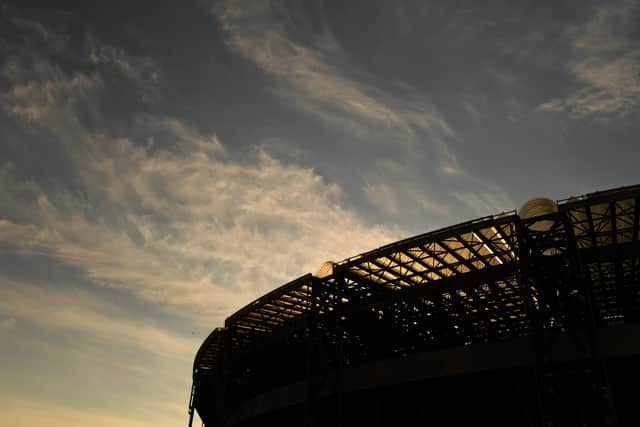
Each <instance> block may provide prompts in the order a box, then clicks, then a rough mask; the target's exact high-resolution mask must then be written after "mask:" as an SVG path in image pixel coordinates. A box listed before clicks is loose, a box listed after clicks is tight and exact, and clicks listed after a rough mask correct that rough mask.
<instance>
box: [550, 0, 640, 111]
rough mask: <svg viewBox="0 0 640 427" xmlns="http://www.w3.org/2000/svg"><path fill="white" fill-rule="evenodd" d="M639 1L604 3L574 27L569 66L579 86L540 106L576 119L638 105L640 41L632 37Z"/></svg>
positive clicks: (639, 97)
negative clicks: (572, 49)
mask: <svg viewBox="0 0 640 427" xmlns="http://www.w3.org/2000/svg"><path fill="white" fill-rule="evenodd" d="M639 16H640V5H639V4H638V2H637V1H634V0H624V1H618V2H613V3H607V4H603V5H601V6H600V7H599V8H598V9H597V10H596V11H595V13H594V14H593V15H592V16H591V18H590V19H589V20H588V21H586V22H585V23H584V24H583V25H581V26H580V27H577V28H572V29H571V30H570V32H569V33H570V37H571V38H572V40H573V48H574V52H573V57H572V58H571V60H570V62H569V64H568V69H569V71H570V72H571V73H572V74H573V75H574V76H575V78H576V79H577V81H578V83H579V84H580V86H581V87H580V88H579V89H578V90H576V91H575V92H573V93H571V94H569V95H568V96H567V97H564V98H556V99H552V100H549V101H547V102H545V103H544V104H542V105H540V106H539V109H540V110H543V111H550V112H566V113H568V114H569V116H570V117H572V118H575V119H582V118H587V117H590V116H594V117H597V118H599V119H601V120H609V119H612V118H616V117H625V116H628V115H629V114H631V113H633V112H637V111H638V107H639V106H640V104H639V101H638V100H639V99H640V44H638V41H637V38H635V37H633V35H634V32H635V30H636V27H637V20H638V17H639Z"/></svg>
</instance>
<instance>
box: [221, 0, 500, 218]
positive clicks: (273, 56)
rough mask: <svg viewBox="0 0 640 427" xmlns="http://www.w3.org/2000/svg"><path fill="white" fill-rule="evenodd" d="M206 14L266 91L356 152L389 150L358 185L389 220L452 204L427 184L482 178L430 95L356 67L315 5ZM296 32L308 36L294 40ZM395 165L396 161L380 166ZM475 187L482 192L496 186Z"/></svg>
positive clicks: (249, 6) (234, 5)
mask: <svg viewBox="0 0 640 427" xmlns="http://www.w3.org/2000/svg"><path fill="white" fill-rule="evenodd" d="M212 13H213V15H214V16H215V18H216V19H217V21H218V22H219V23H220V24H221V26H222V28H223V29H224V30H225V34H226V36H227V43H228V46H229V47H230V48H231V49H233V50H234V51H235V52H237V53H239V54H240V55H242V56H243V57H244V58H246V59H247V60H249V61H251V62H252V63H254V64H256V65H257V66H258V67H259V68H260V69H261V70H263V71H264V72H265V73H266V74H267V75H268V76H269V77H270V79H271V80H270V82H271V83H270V85H271V86H270V89H271V90H272V92H273V93H274V94H276V95H277V96H278V97H279V98H280V99H281V100H282V101H283V103H284V104H285V105H287V106H289V107H291V108H293V109H296V110H298V111H300V112H302V113H304V114H308V115H310V116H312V117H315V118H317V119H319V120H320V121H322V122H323V123H325V124H328V125H330V126H332V127H333V128H335V129H338V130H343V131H344V132H345V133H346V134H348V135H349V142H350V143H353V144H354V145H356V146H357V147H358V149H359V150H360V152H361V153H362V156H363V157H367V155H368V154H367V150H368V149H369V147H371V148H373V147H384V148H383V149H384V150H385V151H387V152H390V151H392V152H393V153H394V156H395V158H396V159H398V160H397V161H396V162H394V161H390V160H389V159H381V158H375V159H371V163H373V164H374V165H375V166H374V167H372V169H373V170H375V171H376V172H371V173H369V174H368V175H367V176H366V177H365V182H364V184H363V187H362V191H363V193H364V195H365V197H366V199H367V200H368V201H370V202H371V205H372V207H374V208H375V209H376V210H379V211H380V212H382V213H383V214H385V215H387V216H388V217H392V218H395V219H396V220H400V219H399V217H400V215H399V213H400V212H406V211H415V212H421V213H423V216H429V215H434V214H435V215H442V214H443V213H444V212H448V211H450V209H451V206H450V205H446V202H443V198H442V197H439V196H438V195H433V196H432V195H431V194H428V193H429V190H433V187H438V186H439V184H438V183H440V182H443V181H445V182H448V183H449V184H450V185H454V183H455V182H460V181H464V182H465V184H471V185H473V186H476V183H478V182H480V181H481V180H480V179H478V178H477V177H475V176H472V175H471V174H470V173H469V172H468V171H467V170H465V168H464V167H463V165H461V164H460V162H459V161H458V159H457V156H456V150H455V149H454V146H455V145H456V144H459V143H460V141H458V137H457V134H456V132H455V130H454V129H453V128H452V127H451V126H450V125H449V123H448V121H447V120H446V118H445V117H444V115H443V114H442V113H441V112H440V111H439V110H438V108H436V106H435V105H434V104H433V103H432V102H431V101H430V99H429V97H428V96H427V95H426V94H424V93H422V92H421V91H420V90H418V89H416V88H414V87H412V86H410V85H408V84H406V83H404V82H400V81H393V82H388V81H380V80H379V79H377V78H376V77H375V76H373V75H371V74H369V73H367V72H366V71H364V70H363V69H362V68H361V67H358V66H357V64H356V63H355V62H354V61H352V60H351V58H350V56H349V53H348V52H346V51H345V50H344V49H343V48H342V46H341V45H340V43H339V41H338V40H337V38H336V37H335V36H334V34H333V32H332V31H331V29H330V26H329V25H327V24H326V22H325V19H324V17H323V12H322V10H321V8H318V9H317V10H315V16H314V21H313V24H311V23H310V22H307V19H308V17H306V15H305V12H303V11H301V10H299V9H298V8H296V7H295V6H291V5H288V4H287V5H285V4H284V3H283V2H280V1H277V0H276V1H270V2H259V3H256V2H251V1H222V2H214V5H213V7H212ZM300 33H304V34H307V37H305V38H304V40H303V39H301V38H300V37H298V35H299V34H300ZM309 34H312V36H308V35H309ZM476 117H478V115H476ZM395 164H401V166H400V167H399V168H398V167H395V166H394V167H392V168H391V169H389V168H387V166H389V165H391V166H393V165H395ZM427 169H428V170H429V175H430V176H429V177H428V178H425V179H424V181H426V180H427V179H428V180H429V181H431V182H429V183H425V182H421V183H420V185H418V184H417V183H416V182H415V181H414V182H413V183H412V182H410V181H412V180H411V179H410V178H414V177H416V176H424V175H426V173H425V171H426V170H427ZM377 171H379V172H380V173H377ZM451 177H454V178H455V179H454V180H452V181H451V180H450V178H451ZM479 187H481V188H478V190H477V193H478V196H479V197H481V198H482V197H484V193H485V192H487V191H489V192H491V191H493V188H494V187H495V186H485V185H480V186H479ZM503 194H504V193H503ZM487 196H488V197H494V194H488V195H487ZM400 207H402V209H401V208H400Z"/></svg>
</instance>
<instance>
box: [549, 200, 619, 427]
mask: <svg viewBox="0 0 640 427" xmlns="http://www.w3.org/2000/svg"><path fill="white" fill-rule="evenodd" d="M561 215H562V221H563V222H564V224H565V227H566V230H567V240H568V248H567V250H568V255H569V271H570V275H571V276H572V278H573V280H575V282H576V284H577V286H578V289H579V290H580V291H581V292H582V293H583V294H584V297H585V313H584V314H585V319H584V320H585V326H586V332H587V338H588V347H589V356H590V357H589V358H590V364H591V383H592V384H593V386H594V388H595V390H593V392H594V393H595V402H593V403H594V404H593V405H591V407H589V408H587V409H588V410H589V411H596V413H595V414H593V416H592V417H591V418H592V422H593V424H592V425H594V426H600V425H604V426H608V427H617V426H618V425H619V423H618V416H617V411H616V409H615V404H614V400H613V395H612V392H611V386H610V384H609V373H608V369H607V365H606V361H605V360H604V359H603V358H602V356H601V354H600V348H599V343H598V339H597V336H596V327H597V324H596V318H595V313H594V299H593V292H592V288H591V284H590V281H589V280H588V279H587V274H586V267H585V265H584V261H583V260H582V257H581V255H580V250H579V249H578V245H577V240H576V238H575V234H574V232H573V226H572V225H571V222H570V221H569V218H568V216H567V213H566V212H561ZM617 279H618V280H622V278H621V277H617ZM569 332H570V333H579V331H575V330H574V331H569ZM589 403H590V402H584V404H585V405H588V404H589ZM598 409H600V413H598Z"/></svg>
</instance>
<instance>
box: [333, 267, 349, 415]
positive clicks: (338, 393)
mask: <svg viewBox="0 0 640 427" xmlns="http://www.w3.org/2000/svg"><path fill="white" fill-rule="evenodd" d="M345 287H346V283H345V280H344V277H342V276H335V279H334V295H335V298H336V303H335V308H334V311H335V315H334V316H335V326H336V328H335V331H336V354H335V358H336V369H335V384H334V395H335V400H336V408H335V412H336V414H335V415H336V422H335V425H336V427H341V426H342V411H343V401H342V399H343V383H342V368H343V362H344V329H343V327H342V315H343V307H342V304H343V301H342V298H343V297H344V294H345Z"/></svg>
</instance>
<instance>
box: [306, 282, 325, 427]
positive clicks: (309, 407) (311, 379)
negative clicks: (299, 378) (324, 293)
mask: <svg viewBox="0 0 640 427" xmlns="http://www.w3.org/2000/svg"><path fill="white" fill-rule="evenodd" d="M320 293H321V292H320V282H319V280H318V279H316V278H315V277H313V278H312V279H311V296H310V298H311V301H310V305H309V307H310V309H309V314H308V315H307V316H306V317H305V334H306V340H307V366H306V369H307V374H306V378H307V390H306V396H305V401H304V426H305V427H315V425H316V414H315V412H316V408H315V406H316V399H317V386H318V385H317V379H316V366H315V365H316V354H317V340H318V336H317V334H318V327H317V326H318V316H319V311H320V306H321V304H320V299H321V298H320Z"/></svg>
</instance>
